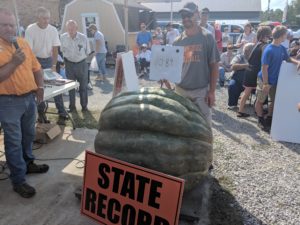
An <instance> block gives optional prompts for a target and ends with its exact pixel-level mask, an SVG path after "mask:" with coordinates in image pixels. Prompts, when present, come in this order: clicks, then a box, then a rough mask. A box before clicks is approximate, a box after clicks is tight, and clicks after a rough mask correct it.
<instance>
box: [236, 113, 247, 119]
mask: <svg viewBox="0 0 300 225" xmlns="http://www.w3.org/2000/svg"><path fill="white" fill-rule="evenodd" d="M236 116H237V117H243V118H245V117H249V116H250V115H249V114H248V113H243V112H238V113H237V115H236Z"/></svg>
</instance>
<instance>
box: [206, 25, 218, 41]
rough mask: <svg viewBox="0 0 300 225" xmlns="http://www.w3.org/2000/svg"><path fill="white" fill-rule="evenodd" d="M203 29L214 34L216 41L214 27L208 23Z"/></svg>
mask: <svg viewBox="0 0 300 225" xmlns="http://www.w3.org/2000/svg"><path fill="white" fill-rule="evenodd" d="M203 28H205V29H206V30H207V31H208V32H210V33H211V34H212V36H213V38H214V39H216V33H215V28H214V27H213V26H212V25H210V24H209V23H207V24H206V26H205V27H203Z"/></svg>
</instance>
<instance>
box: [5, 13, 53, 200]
mask: <svg viewBox="0 0 300 225" xmlns="http://www.w3.org/2000/svg"><path fill="white" fill-rule="evenodd" d="M15 35H16V19H15V17H14V15H13V14H12V13H11V12H10V11H9V10H7V9H4V8H0V122H1V126H2V128H3V130H4V145H5V156H6V160H7V165H8V168H9V170H10V179H11V181H12V184H13V189H14V191H15V192H17V193H18V194H20V195H21V196H22V197H24V198H30V197H32V196H34V194H35V189H34V188H33V187H31V186H30V185H28V184H27V183H26V180H25V175H26V173H45V172H47V171H48V169H49V166H48V165H45V164H43V165H37V164H35V163H34V162H33V161H34V156H33V154H32V143H33V140H34V136H35V121H36V101H35V98H36V99H37V102H38V103H39V102H41V101H43V96H44V87H43V73H42V70H41V66H40V64H39V62H38V61H37V59H36V58H35V56H34V54H33V53H32V51H31V48H30V46H29V45H28V43H27V42H26V41H25V40H24V39H22V38H17V40H16V42H17V44H16V43H14V44H13V37H14V36H15Z"/></svg>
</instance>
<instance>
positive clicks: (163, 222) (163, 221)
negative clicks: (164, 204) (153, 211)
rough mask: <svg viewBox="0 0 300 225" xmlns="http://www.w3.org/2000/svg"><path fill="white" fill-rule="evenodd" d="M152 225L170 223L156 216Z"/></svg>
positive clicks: (166, 224) (168, 224) (167, 224)
mask: <svg viewBox="0 0 300 225" xmlns="http://www.w3.org/2000/svg"><path fill="white" fill-rule="evenodd" d="M154 225H170V223H169V221H167V220H166V219H164V218H161V217H159V216H156V217H155V219H154Z"/></svg>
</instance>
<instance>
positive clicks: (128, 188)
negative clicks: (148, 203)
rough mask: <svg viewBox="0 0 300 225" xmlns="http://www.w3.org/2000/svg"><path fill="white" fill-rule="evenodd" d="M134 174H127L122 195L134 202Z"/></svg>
mask: <svg viewBox="0 0 300 225" xmlns="http://www.w3.org/2000/svg"><path fill="white" fill-rule="evenodd" d="M134 193H135V192H134V174H133V173H130V172H126V173H125V176H124V180H123V185H122V189H121V192H120V194H121V195H123V196H124V197H126V196H127V195H128V197H129V198H130V199H133V200H134Z"/></svg>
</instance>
